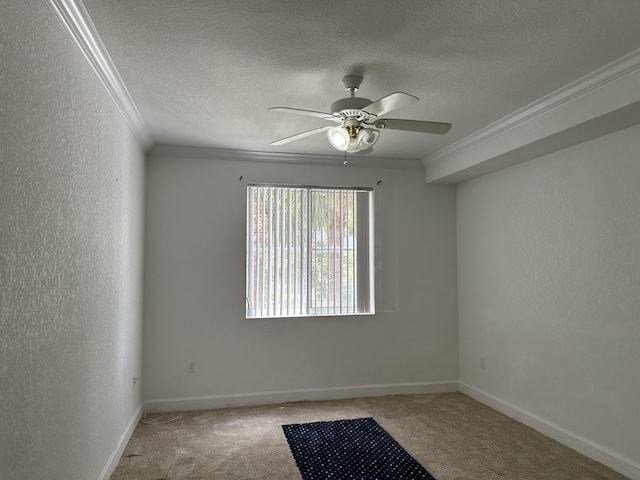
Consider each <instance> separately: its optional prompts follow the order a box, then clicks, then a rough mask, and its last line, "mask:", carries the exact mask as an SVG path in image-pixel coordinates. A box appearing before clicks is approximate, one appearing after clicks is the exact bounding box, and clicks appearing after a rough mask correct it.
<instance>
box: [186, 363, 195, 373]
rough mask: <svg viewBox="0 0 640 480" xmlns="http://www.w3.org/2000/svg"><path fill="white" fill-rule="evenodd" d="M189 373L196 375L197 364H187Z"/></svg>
mask: <svg viewBox="0 0 640 480" xmlns="http://www.w3.org/2000/svg"><path fill="white" fill-rule="evenodd" d="M187 373H196V362H188V363H187Z"/></svg>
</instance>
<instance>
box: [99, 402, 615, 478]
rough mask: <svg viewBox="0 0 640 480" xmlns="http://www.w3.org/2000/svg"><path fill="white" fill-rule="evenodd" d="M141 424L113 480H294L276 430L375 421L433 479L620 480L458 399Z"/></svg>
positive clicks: (257, 410) (201, 415) (331, 405)
mask: <svg viewBox="0 0 640 480" xmlns="http://www.w3.org/2000/svg"><path fill="white" fill-rule="evenodd" d="M176 416H182V417H183V418H182V419H179V420H177V421H175V422H172V423H168V424H166V425H144V424H139V425H138V427H137V428H136V431H135V432H134V434H133V436H132V437H131V440H130V442H129V444H128V445H127V448H126V449H125V451H124V454H123V456H122V458H121V460H120V463H119V464H118V466H117V468H116V470H115V472H114V473H113V475H112V476H111V480H124V479H127V480H128V479H135V480H161V479H162V480H175V479H185V480H186V479H189V480H205V479H206V480H212V479H223V480H227V479H228V480H249V479H256V480H258V479H259V480H268V479H273V480H300V479H301V478H302V477H301V476H300V473H299V472H298V468H297V467H296V465H295V462H294V460H293V457H292V455H291V452H290V451H289V447H288V445H287V441H286V439H285V437H284V434H283V432H282V428H281V425H283V424H287V423H305V422H317V421H325V420H341V419H348V418H362V417H373V418H374V419H375V420H376V421H377V422H378V423H379V424H380V425H381V426H382V427H383V428H384V429H385V430H386V431H387V432H388V433H389V434H391V436H393V438H394V439H395V440H396V441H397V442H398V443H399V444H400V445H402V446H403V447H404V448H405V450H407V452H409V454H410V455H412V456H413V457H414V458H415V459H416V460H417V461H418V462H420V463H421V464H422V465H423V466H424V467H425V468H426V469H427V470H429V472H430V473H431V474H432V475H433V476H434V477H435V478H436V479H437V480H453V479H464V480H470V479H474V480H476V479H477V480H481V479H482V480H483V479H487V480H489V479H505V478H508V479H532V480H533V479H535V480H542V479H554V480H561V479H581V480H582V479H584V480H587V479H624V478H626V477H624V476H622V475H620V474H618V473H616V472H614V471H613V470H611V469H609V468H607V467H605V466H604V465H602V464H600V463H598V462H595V461H593V460H590V459H589V458H587V457H585V456H583V455H580V454H579V453H577V452H575V451H573V450H571V449H569V448H567V447H565V446H563V445H561V444H559V443H558V442H555V441H554V440H551V439H550V438H548V437H545V436H544V435H542V434H540V433H537V432H536V431H535V430H532V429H530V428H529V427H526V426H524V425H523V424H521V423H518V422H516V421H515V420H512V419H510V418H508V417H506V416H504V415H502V414H501V413H498V412H496V411H495V410H492V409H491V408H489V407H486V406H485V405H482V404H481V403H478V402H476V401H475V400H473V399H471V398H469V397H467V396H465V395H463V394H461V393H444V394H432V395H401V396H389V397H378V398H359V399H351V400H337V401H327V402H302V403H289V404H283V405H269V406H262V407H247V408H235V409H223V410H209V411H201V412H188V413H184V412H179V413H175V414H165V418H164V419H163V420H166V419H170V418H172V417H176Z"/></svg>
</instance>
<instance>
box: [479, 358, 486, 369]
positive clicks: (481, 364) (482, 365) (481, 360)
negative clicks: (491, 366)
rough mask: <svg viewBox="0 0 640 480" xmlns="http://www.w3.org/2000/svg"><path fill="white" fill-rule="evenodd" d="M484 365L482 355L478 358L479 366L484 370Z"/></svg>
mask: <svg viewBox="0 0 640 480" xmlns="http://www.w3.org/2000/svg"><path fill="white" fill-rule="evenodd" d="M484 366H485V362H484V357H482V358H481V359H480V368H481V369H483V370H484Z"/></svg>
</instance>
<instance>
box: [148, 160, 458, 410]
mask: <svg viewBox="0 0 640 480" xmlns="http://www.w3.org/2000/svg"><path fill="white" fill-rule="evenodd" d="M240 176H243V179H242V181H240V180H239V177H240ZM379 180H381V181H382V183H381V184H380V185H379V186H378V185H377V182H378V181H379ZM247 182H257V183H260V182H274V183H284V184H320V185H347V186H365V187H366V186H373V187H375V191H374V195H375V197H374V198H375V206H376V212H375V213H376V255H377V257H376V263H377V265H378V268H377V271H376V282H377V298H376V303H377V306H376V314H375V316H359V317H330V318H295V319H291V318H290V319H251V320H247V319H245V299H244V297H245V230H246V229H245V222H246V184H247ZM146 195H147V197H146V201H147V216H146V237H145V238H146V241H145V256H146V261H145V332H144V342H145V347H144V371H145V382H146V392H145V396H146V398H147V399H150V400H153V401H155V400H162V399H165V400H166V399H171V398H183V399H184V398H186V397H194V396H221V397H223V400H222V401H223V403H224V401H226V402H227V403H228V404H238V403H240V402H241V401H242V400H241V399H239V398H238V397H239V396H242V395H248V397H246V398H245V401H247V402H248V403H251V401H252V400H253V401H255V402H257V403H259V402H261V401H273V400H274V399H275V400H281V399H301V398H318V395H321V394H320V393H318V392H316V394H310V393H309V392H306V393H305V392H302V393H300V391H301V390H308V389H320V390H323V391H325V393H326V392H331V395H335V396H340V395H341V394H342V395H345V396H349V395H355V394H358V393H359V392H360V393H362V394H375V393H377V392H389V391H391V390H393V388H391V389H386V390H385V389H375V388H372V389H367V388H363V389H358V388H355V389H351V390H343V391H336V389H341V388H350V387H363V386H389V385H396V386H397V384H403V385H404V384H414V383H415V384H418V385H419V386H423V387H425V385H424V384H428V383H429V382H451V381H453V382H455V384H454V386H453V388H454V389H455V388H457V379H458V334H457V329H458V327H457V305H456V302H457V298H456V266H455V265H456V259H455V220H454V218H455V217H454V215H455V189H454V188H453V187H451V186H427V185H425V184H424V179H423V174H422V170H421V169H417V170H391V169H382V168H356V167H352V166H347V167H344V166H342V165H339V166H319V165H285V164H280V163H259V162H243V161H223V160H216V159H208V158H200V159H197V158H163V157H151V158H150V159H149V160H148V161H147V194H146ZM189 361H195V362H197V371H196V373H195V374H188V373H187V362H189ZM427 387H428V385H427ZM427 387H425V388H427ZM449 387H451V385H449ZM398 388H400V387H398ZM398 388H396V390H395V391H398ZM418 389H419V387H418ZM287 391H294V392H297V393H294V394H292V395H290V396H284V397H283V396H282V395H280V396H276V397H259V395H258V394H260V393H264V392H287ZM256 395H258V396H256ZM194 405H195V404H194V403H187V404H185V403H182V404H180V403H171V404H164V406H165V407H166V408H180V407H186V408H188V407H193V406H194ZM201 405H202V406H215V405H217V404H212V403H206V402H205V403H203V404H201ZM157 408H158V409H162V405H160V406H157Z"/></svg>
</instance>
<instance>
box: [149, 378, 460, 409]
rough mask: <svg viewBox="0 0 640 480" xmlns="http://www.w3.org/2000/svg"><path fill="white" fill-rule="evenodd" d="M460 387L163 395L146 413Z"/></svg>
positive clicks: (397, 386) (433, 385)
mask: <svg viewBox="0 0 640 480" xmlns="http://www.w3.org/2000/svg"><path fill="white" fill-rule="evenodd" d="M458 388H459V384H458V381H457V380H456V381H450V382H427V383H402V384H393V385H359V386H352V387H338V388H318V389H309V390H288V391H279V392H260V393H248V394H244V393H243V394H239V395H211V396H204V397H186V398H161V399H154V400H147V401H145V402H144V408H145V411H146V412H147V413H155V412H174V411H185V410H213V409H217V408H227V407H246V406H252V405H272V404H276V403H287V402H302V401H318V400H338V399H343V398H357V397H381V396H385V395H407V394H416V393H417V394H420V393H444V392H457V391H458Z"/></svg>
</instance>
